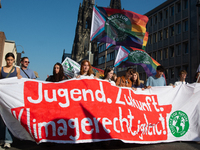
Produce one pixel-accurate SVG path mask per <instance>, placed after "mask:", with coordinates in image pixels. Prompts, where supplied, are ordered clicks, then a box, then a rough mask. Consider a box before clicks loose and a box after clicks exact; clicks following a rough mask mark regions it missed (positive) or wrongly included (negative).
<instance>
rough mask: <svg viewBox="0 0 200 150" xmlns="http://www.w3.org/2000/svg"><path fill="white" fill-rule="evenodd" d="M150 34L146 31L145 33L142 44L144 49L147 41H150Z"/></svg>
mask: <svg viewBox="0 0 200 150" xmlns="http://www.w3.org/2000/svg"><path fill="white" fill-rule="evenodd" d="M148 36H149V33H148V32H146V33H145V35H144V39H143V44H142V49H143V50H145V49H146V46H147V42H148Z"/></svg>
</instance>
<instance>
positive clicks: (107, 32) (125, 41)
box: [90, 6, 148, 49]
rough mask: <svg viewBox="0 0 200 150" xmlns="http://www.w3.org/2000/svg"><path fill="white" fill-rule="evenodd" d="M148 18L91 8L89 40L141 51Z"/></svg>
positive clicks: (126, 11) (132, 13)
mask: <svg viewBox="0 0 200 150" xmlns="http://www.w3.org/2000/svg"><path fill="white" fill-rule="evenodd" d="M147 22H148V17H147V16H144V15H140V14H137V13H134V12H131V11H128V10H120V9H111V8H104V7H96V6H94V7H93V15H92V26H91V34H90V40H91V41H97V42H104V43H111V44H113V45H120V46H121V45H122V46H131V47H136V48H140V49H142V46H143V39H144V37H145V33H146V24H147Z"/></svg>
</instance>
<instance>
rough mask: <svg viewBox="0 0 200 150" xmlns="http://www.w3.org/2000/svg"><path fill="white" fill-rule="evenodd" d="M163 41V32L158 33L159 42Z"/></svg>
mask: <svg viewBox="0 0 200 150" xmlns="http://www.w3.org/2000/svg"><path fill="white" fill-rule="evenodd" d="M162 40H163V32H162V31H159V32H158V41H162Z"/></svg>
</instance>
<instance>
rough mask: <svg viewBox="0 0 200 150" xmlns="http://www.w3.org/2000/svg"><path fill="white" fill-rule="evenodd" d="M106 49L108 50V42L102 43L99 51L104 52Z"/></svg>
mask: <svg viewBox="0 0 200 150" xmlns="http://www.w3.org/2000/svg"><path fill="white" fill-rule="evenodd" d="M105 50H106V44H102V45H100V46H99V47H98V51H99V53H101V52H103V51H105Z"/></svg>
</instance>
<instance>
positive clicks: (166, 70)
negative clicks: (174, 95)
mask: <svg viewBox="0 0 200 150" xmlns="http://www.w3.org/2000/svg"><path fill="white" fill-rule="evenodd" d="M165 78H166V79H168V69H165Z"/></svg>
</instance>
